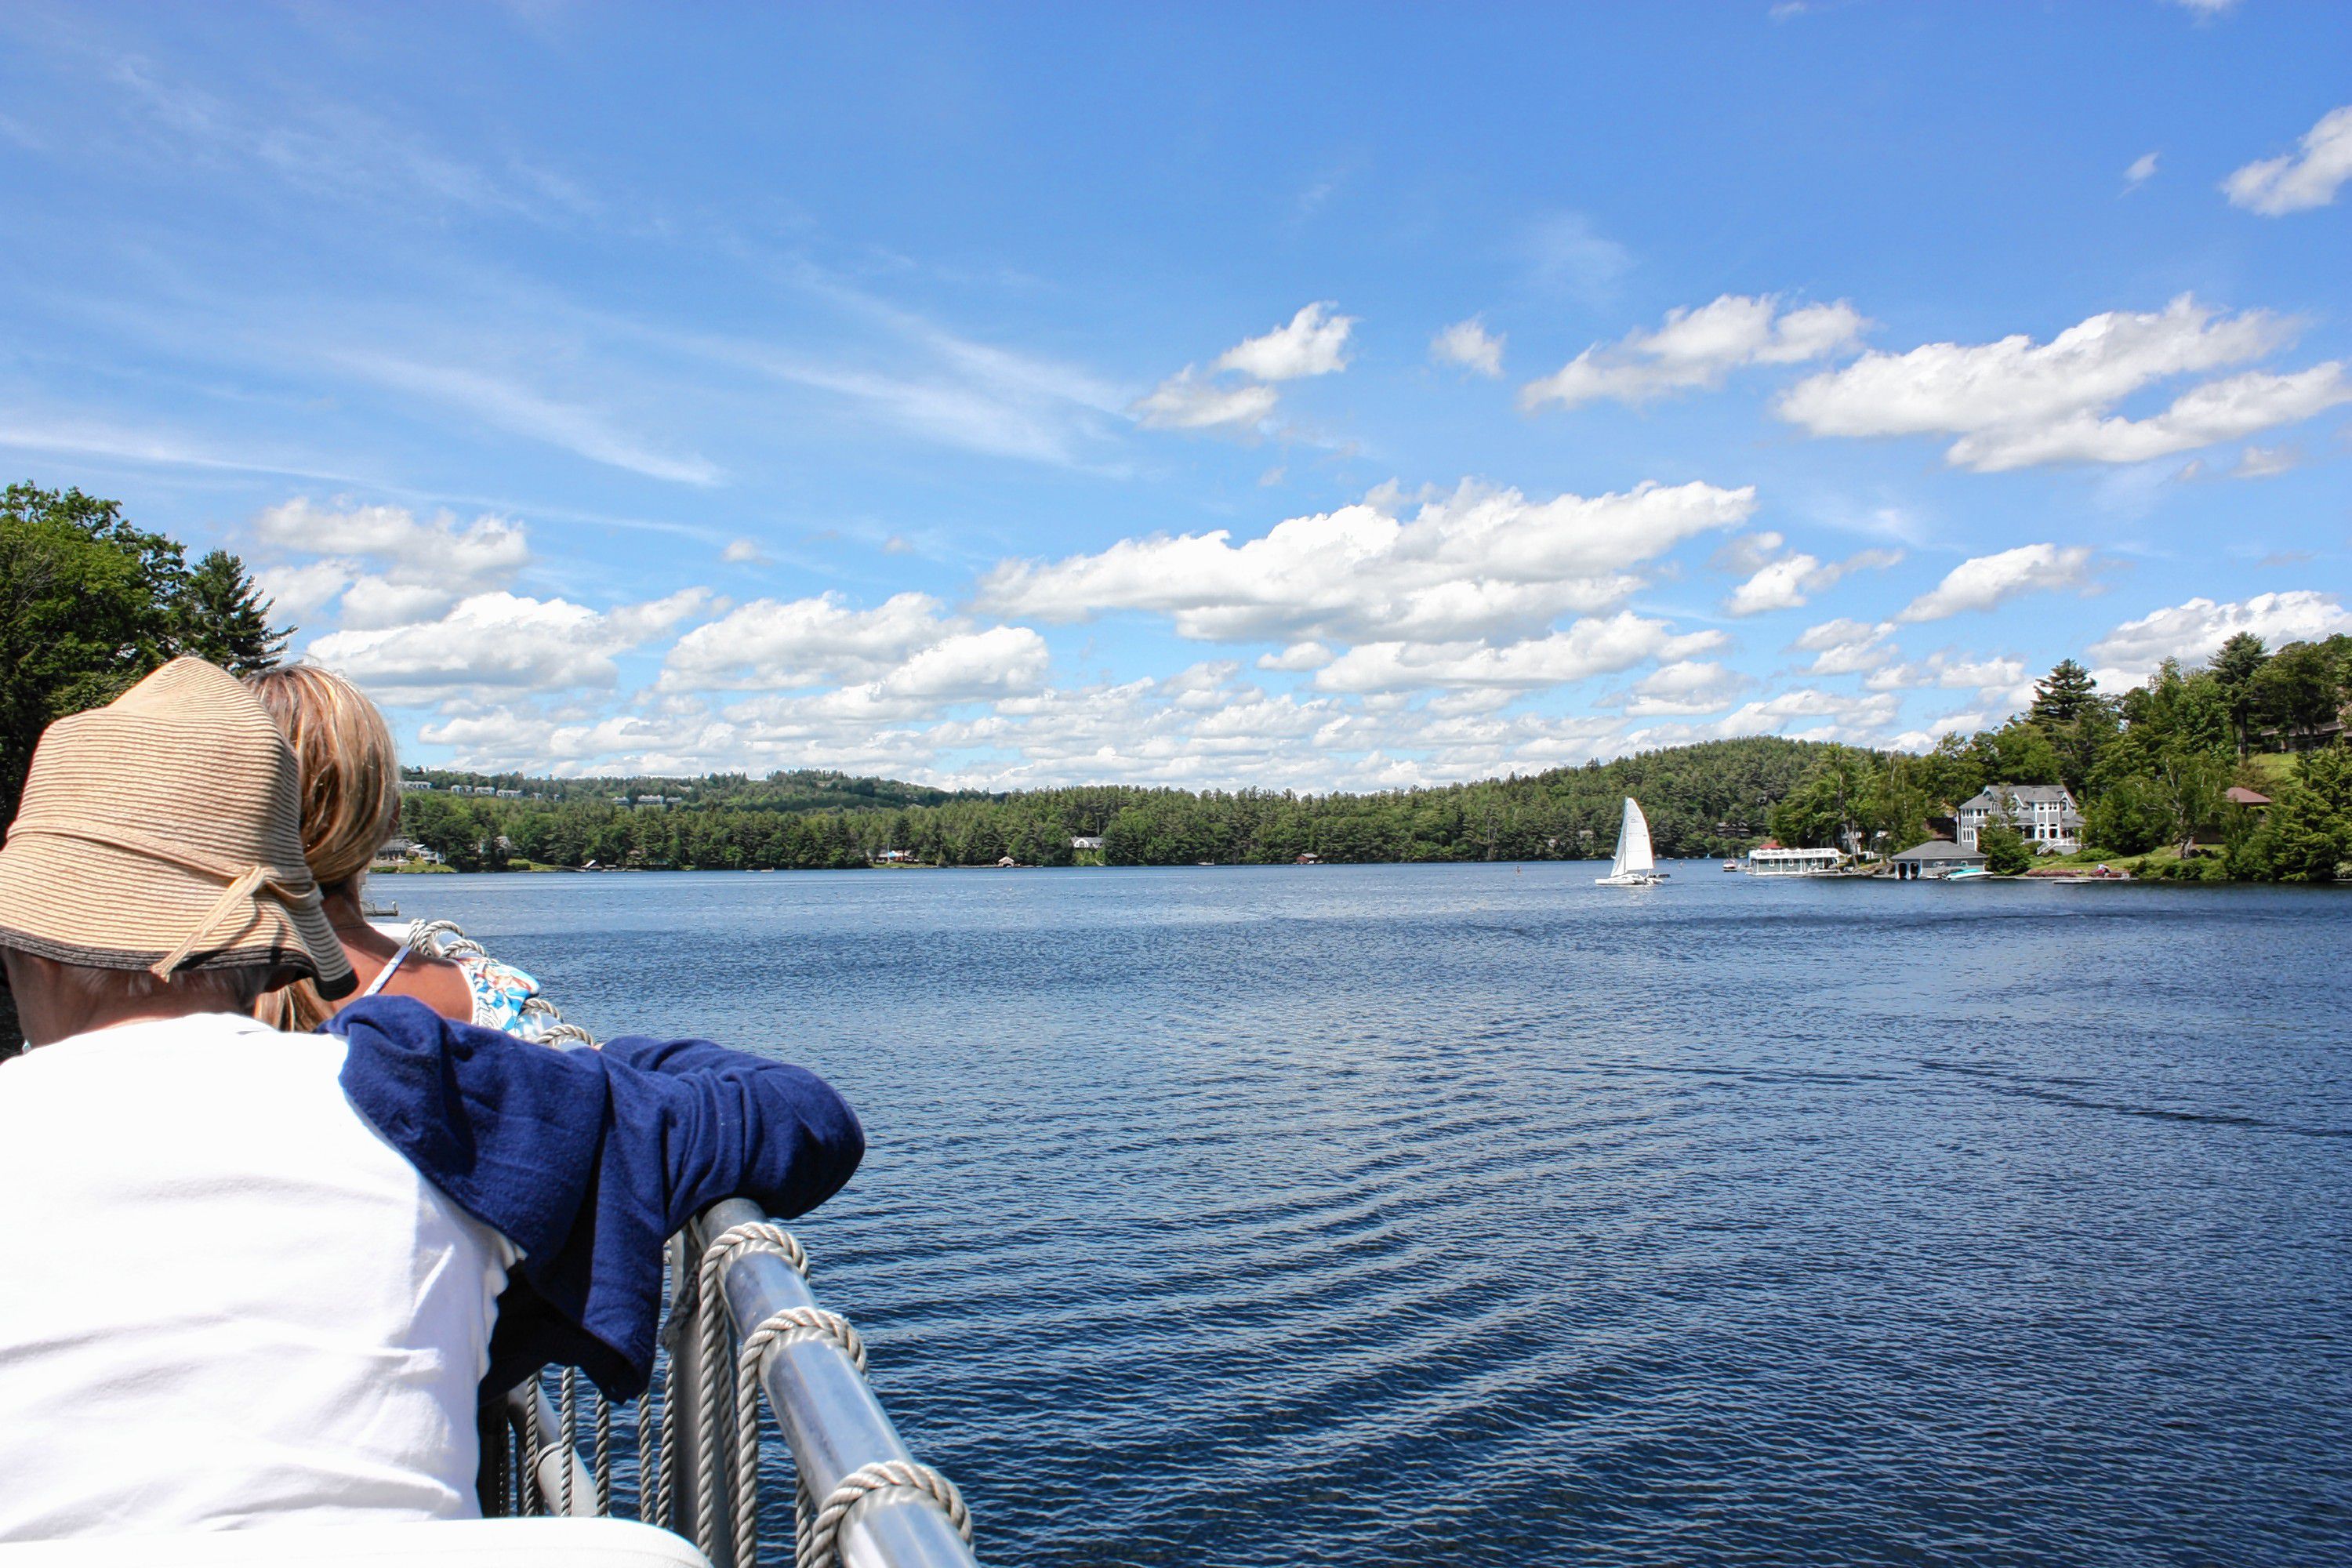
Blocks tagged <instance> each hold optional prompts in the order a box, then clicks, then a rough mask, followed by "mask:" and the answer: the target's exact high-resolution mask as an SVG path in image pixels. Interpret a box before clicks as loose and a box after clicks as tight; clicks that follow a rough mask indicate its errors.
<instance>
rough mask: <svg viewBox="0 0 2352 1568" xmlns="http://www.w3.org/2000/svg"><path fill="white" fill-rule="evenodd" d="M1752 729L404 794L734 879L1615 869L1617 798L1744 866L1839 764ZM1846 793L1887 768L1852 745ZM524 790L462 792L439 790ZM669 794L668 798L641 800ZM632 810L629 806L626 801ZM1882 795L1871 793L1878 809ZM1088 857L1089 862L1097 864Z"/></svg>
mask: <svg viewBox="0 0 2352 1568" xmlns="http://www.w3.org/2000/svg"><path fill="white" fill-rule="evenodd" d="M1830 752H1849V749H1847V748H1833V747H1825V746H1822V745H1817V744H1812V743H1808V742H1797V741H1784V740H1780V739H1778V738H1776V737H1770V736H1761V737H1754V738H1750V739H1748V740H1739V741H1714V742H1706V743H1705V744H1703V745H1696V746H1681V747H1675V748H1673V749H1671V750H1667V751H1662V752H1647V753H1644V754H1643V755H1641V756H1637V757H1624V758H1620V759H1619V760H1617V761H1615V762H1612V763H1591V764H1589V765H1587V766H1584V767H1580V768H1563V769H1558V770H1555V771H1553V772H1549V773H1538V774H1535V775H1533V776H1529V777H1514V778H1508V779H1493V780H1487V781H1486V782H1483V783H1479V784H1455V785H1449V786H1445V787H1443V788H1436V789H1418V790H1399V791H1394V792H1391V793H1388V794H1382V795H1298V794H1296V793H1294V792H1290V791H1278V792H1277V791H1271V790H1254V789H1245V790H1208V791H1202V792H1200V793H1197V794H1196V793H1194V792H1192V791H1187V790H1171V789H1135V788H1129V787H1125V786H1119V785H1105V784H1094V785H1085V786H1080V787H1074V788H1068V789H1051V790H1033V791H1026V792H1024V793H1021V794H1018V795H971V794H962V795H959V794H950V793H949V792H946V791H940V790H923V789H920V788H919V787H917V786H914V785H908V784H891V783H888V782H887V781H883V780H849V779H845V778H843V777H842V775H839V774H824V773H779V774H775V775H772V777H771V778H769V779H768V780H766V781H753V780H749V779H745V778H742V777H740V776H739V775H713V776H711V777H709V778H705V779H699V780H678V779H651V780H646V779H631V780H623V781H615V780H611V779H595V780H555V779H538V778H522V777H520V776H513V775H509V776H506V777H501V778H495V779H493V778H489V777H487V776H484V775H474V774H451V773H427V774H423V775H416V774H412V777H419V776H421V777H424V778H427V779H429V780H431V781H432V782H434V783H435V784H438V785H440V786H442V787H438V788H435V789H432V790H415V789H412V790H411V791H409V792H408V793H407V795H405V796H404V798H403V803H402V821H403V831H404V832H405V833H407V834H408V836H409V837H413V838H415V839H416V840H417V841H418V842H419V843H422V844H424V845H425V846H426V847H429V848H432V849H434V850H436V851H437V852H438V853H440V854H442V855H444V856H446V857H447V858H448V859H449V862H450V864H452V865H453V866H457V867H458V868H460V869H473V868H486V867H488V866H491V865H494V864H496V863H497V862H498V860H499V854H500V851H499V840H500V839H501V838H503V839H504V840H505V842H506V845H507V848H506V849H505V851H504V853H505V855H507V856H508V857H510V858H518V859H527V860H530V861H534V862H539V863H542V864H547V865H555V866H586V865H588V864H590V863H591V862H593V863H594V864H595V865H597V866H602V867H645V868H669V867H679V868H685V867H698V868H723V867H740V868H811V867H830V866H862V865H865V864H866V863H867V862H868V861H869V860H873V859H877V858H880V857H881V855H882V854H883V852H884V851H886V850H899V851H904V852H907V853H908V854H911V855H912V856H913V857H914V858H916V859H917V860H919V861H920V862H921V863H923V864H926V865H935V866H992V865H994V864H995V863H996V862H997V861H998V860H1000V859H1002V858H1004V857H1007V856H1010V857H1011V858H1013V859H1014V860H1015V861H1018V862H1019V863H1021V864H1023V865H1028V866H1039V865H1042V866H1066V865H1070V864H1073V863H1074V862H1075V860H1076V851H1074V850H1073V849H1072V848H1071V847H1070V840H1071V839H1072V838H1074V837H1080V836H1087V837H1092V836H1095V835H1100V836H1101V837H1102V838H1103V841H1104V842H1103V849H1102V851H1101V857H1100V858H1102V859H1103V860H1104V861H1105V862H1107V863H1108V864H1110V865H1114V866H1186V865H1192V864H1194V863H1197V862H1201V861H1208V862H1211V863H1213V864H1219V865H1223V864H1232V863H1240V862H1246V863H1257V864H1267V863H1273V862H1280V861H1289V860H1295V859H1297V858H1298V857H1299V856H1301V855H1308V854H1311V855H1313V856H1315V857H1316V858H1318V859H1319V860H1326V861H1350V860H1539V859H1580V858H1586V857H1593V858H1606V857H1608V856H1609V855H1611V854H1612V853H1614V851H1615V849H1616V840H1617V826H1618V822H1619V816H1620V812H1621V810H1622V802H1623V799H1624V797H1625V796H1626V795H1634V796H1636V797H1638V798H1639V799H1640V800H1641V802H1642V805H1643V811H1644V813H1645V814H1646V815H1647V816H1648V817H1649V819H1650V830H1651V837H1652V839H1653V841H1654V843H1655V844H1656V846H1657V848H1658V851H1659V853H1660V854H1662V855H1665V856H1669V857H1673V856H1712V855H1724V854H1735V853H1738V852H1739V851H1741V850H1743V849H1745V848H1747V847H1748V846H1749V845H1751V844H1753V843H1754V842H1755V841H1756V840H1757V839H1758V838H1759V837H1761V836H1762V833H1763V830H1764V826H1765V820H1766V817H1767V815H1768V814H1769V811H1770V809H1771V806H1772V804H1773V803H1774V802H1775V801H1777V800H1779V799H1780V797H1781V796H1783V795H1786V794H1787V793H1788V792H1789V791H1790V789H1791V788H1792V787H1793V786H1794V785H1795V784H1796V783H1797V781H1798V780H1799V778H1801V776H1802V775H1803V774H1804V773H1805V771H1806V769H1807V768H1808V767H1809V766H1810V765H1811V763H1813V761H1814V760H1815V759H1817V758H1818V757H1820V756H1822V755H1823V754H1825V753H1830ZM1850 757H1851V759H1853V761H1852V762H1850V763H1848V764H1847V766H1848V769H1849V773H1850V774H1851V776H1852V777H1853V780H1854V781H1855V785H1854V787H1857V788H1863V787H1868V788H1875V787H1877V784H1878V775H1877V769H1878V766H1879V764H1878V762H1877V759H1876V758H1875V757H1874V756H1873V755H1872V754H1871V753H1869V752H1850ZM450 784H464V785H466V786H467V787H468V788H469V789H470V788H472V787H484V788H492V789H507V790H512V791H516V792H519V795H518V797H516V798H508V799H499V798H498V797H497V796H495V795H473V794H470V793H469V794H465V795H456V794H453V793H451V791H450V789H449V788H448V787H447V786H448V785H450ZM648 796H656V797H659V798H660V800H661V801H662V804H661V805H651V804H640V802H643V801H645V800H646V797H648ZM621 797H625V798H621ZM1870 798H1874V797H1870ZM1089 858H1091V857H1089Z"/></svg>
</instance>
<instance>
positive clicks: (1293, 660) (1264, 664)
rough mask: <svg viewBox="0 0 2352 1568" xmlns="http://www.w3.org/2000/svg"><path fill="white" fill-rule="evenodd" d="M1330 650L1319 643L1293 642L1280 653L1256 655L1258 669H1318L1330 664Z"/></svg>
mask: <svg viewBox="0 0 2352 1568" xmlns="http://www.w3.org/2000/svg"><path fill="white" fill-rule="evenodd" d="M1331 658H1332V654H1331V650H1330V649H1329V648H1328V647H1324V646H1323V645H1322V644H1321V643H1319V642H1295V643H1292V644H1291V645H1290V646H1289V647H1286V648H1284V649H1283V650H1282V651H1281V652H1280V653H1262V654H1260V655H1258V658H1257V667H1258V668H1260V669H1291V670H1303V669H1320V668H1323V667H1324V666H1325V665H1327V664H1328V663H1330V662H1331Z"/></svg>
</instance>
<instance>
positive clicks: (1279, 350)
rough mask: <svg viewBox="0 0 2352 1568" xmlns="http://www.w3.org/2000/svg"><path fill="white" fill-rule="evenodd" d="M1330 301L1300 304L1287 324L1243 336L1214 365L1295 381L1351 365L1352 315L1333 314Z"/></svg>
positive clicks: (1258, 377)
mask: <svg viewBox="0 0 2352 1568" xmlns="http://www.w3.org/2000/svg"><path fill="white" fill-rule="evenodd" d="M1330 310H1331V303H1330V301H1329V300H1317V301H1316V302H1315V303H1314V304H1311V305H1304V306H1301V307H1300V308H1299V311H1298V313H1297V315H1295V316H1293V317H1291V318H1290V322H1289V324H1288V325H1287V326H1281V327H1276V328H1275V329H1274V331H1270V332H1268V333H1266V334H1265V336H1264V337H1260V338H1244V339H1243V340H1242V341H1241V342H1238V343H1236V344H1234V346H1233V347H1232V348H1229V349H1227V350H1226V351H1225V352H1224V353H1223V354H1221V355H1219V356H1218V358H1217V363H1216V364H1215V365H1214V366H1213V367H1212V368H1213V369H1216V370H1230V371H1238V372H1240V373H1241V374H1244V375H1246V376H1249V377H1252V378H1253V379H1255V380H1257V381H1295V380H1297V379H1298V378H1299V377H1300V376H1306V375H1329V374H1333V373H1334V372H1337V371H1342V370H1345V369H1347V368H1348V333H1349V331H1351V330H1353V328H1354V327H1355V325H1356V318H1355V317H1353V316H1334V315H1332V314H1330Z"/></svg>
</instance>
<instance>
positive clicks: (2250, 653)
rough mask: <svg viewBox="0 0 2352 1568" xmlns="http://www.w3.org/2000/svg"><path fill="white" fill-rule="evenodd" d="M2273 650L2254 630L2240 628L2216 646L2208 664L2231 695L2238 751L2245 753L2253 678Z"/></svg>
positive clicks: (2268, 660) (2233, 726) (2231, 719)
mask: <svg viewBox="0 0 2352 1568" xmlns="http://www.w3.org/2000/svg"><path fill="white" fill-rule="evenodd" d="M2270 657H2271V656H2270V650H2269V649H2267V648H2265V647H2263V639H2262V638H2260V637H2256V636H2255V635H2254V634H2253V633H2252V632H2240V633H2238V634H2237V635H2236V636H2235V637H2231V639H2230V640H2229V641H2227V642H2225V643H2223V644H2222V645H2221V647H2219V648H2218V649H2216V650H2215V651H2214V654H2213V658H2212V659H2211V661H2210V663H2209V664H2208V665H2207V668H2210V670H2212V672H2213V679H2215V680H2216V681H2218V682H2220V684H2221V689H2222V691H2223V692H2225V693H2226V694H2227V695H2228V697H2229V701H2230V728H2231V731H2232V732H2233V733H2234V734H2235V735H2236V736H2237V741H2238V755H2239V756H2241V757H2243V756H2244V755H2245V754H2246V724H2247V721H2248V720H2249V719H2250V718H2251V717H2252V713H2253V707H2254V678H2255V677H2256V676H2258V675H2260V674H2261V673H2262V672H2263V665H2265V664H2267V663H2269V662H2270Z"/></svg>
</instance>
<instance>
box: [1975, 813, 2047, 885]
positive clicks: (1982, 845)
mask: <svg viewBox="0 0 2352 1568" xmlns="http://www.w3.org/2000/svg"><path fill="white" fill-rule="evenodd" d="M1977 847H1978V848H1979V849H1980V850H1982V851H1983V852H1984V858H1985V868H1986V869H1988V870H1990V871H1993V872H1996V873H1998V874H1999V875H2000V876H2003V877H2014V876H2016V875H2017V874H2018V873H2019V872H2021V871H2022V870H2024V869H2026V868H2028V867H2030V866H2032V864H2033V846H2032V845H2031V844H2029V843H2027V842H2026V841H2025V835H2024V834H2022V833H2020V832H2019V831H2018V830H2017V829H2016V828H2014V827H2011V826H2009V825H2008V824H2007V823H2005V822H2002V821H2001V820H2000V818H1998V817H1995V818H1993V819H1991V820H1990V821H1988V822H1987V823H1986V824H1985V825H1984V826H1982V827H1980V828H1979V829H1977Z"/></svg>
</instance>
